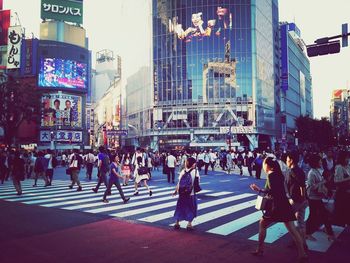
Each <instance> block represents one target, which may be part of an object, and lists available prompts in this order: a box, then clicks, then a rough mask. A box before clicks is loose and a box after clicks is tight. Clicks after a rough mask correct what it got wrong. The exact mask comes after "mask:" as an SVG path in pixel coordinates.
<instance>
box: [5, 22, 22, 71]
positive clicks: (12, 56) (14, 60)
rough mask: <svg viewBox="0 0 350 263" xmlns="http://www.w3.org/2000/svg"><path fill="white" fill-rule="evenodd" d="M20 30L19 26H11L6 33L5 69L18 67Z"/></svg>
mask: <svg viewBox="0 0 350 263" xmlns="http://www.w3.org/2000/svg"><path fill="white" fill-rule="evenodd" d="M21 41H22V30H21V27H20V26H12V27H10V28H9V31H8V45H7V68H8V69H14V68H19V67H20V64H21V62H20V60H21Z"/></svg>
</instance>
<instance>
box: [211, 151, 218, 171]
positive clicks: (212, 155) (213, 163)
mask: <svg viewBox="0 0 350 263" xmlns="http://www.w3.org/2000/svg"><path fill="white" fill-rule="evenodd" d="M209 156H210V166H211V170H212V171H214V168H215V164H216V159H217V157H216V154H215V153H214V152H213V150H212V149H210V150H209Z"/></svg>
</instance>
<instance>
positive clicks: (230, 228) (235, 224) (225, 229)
mask: <svg viewBox="0 0 350 263" xmlns="http://www.w3.org/2000/svg"><path fill="white" fill-rule="evenodd" d="M261 217H262V213H261V211H257V212H254V213H251V214H249V215H246V216H243V217H240V218H238V219H235V220H233V221H231V222H228V223H226V224H224V225H220V226H217V227H215V228H212V229H209V230H208V231H207V232H209V233H212V234H218V235H222V236H227V235H229V234H232V233H234V232H236V231H238V230H241V229H242V228H245V227H247V226H249V225H251V224H253V223H256V222H257V221H259V219H260V218H261Z"/></svg>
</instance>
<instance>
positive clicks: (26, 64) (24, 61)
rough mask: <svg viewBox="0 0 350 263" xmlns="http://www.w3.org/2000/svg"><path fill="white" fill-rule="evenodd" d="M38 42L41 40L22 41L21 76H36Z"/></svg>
mask: <svg viewBox="0 0 350 263" xmlns="http://www.w3.org/2000/svg"><path fill="white" fill-rule="evenodd" d="M38 42H39V40H38V39H36V38H31V39H25V40H23V41H22V50H21V52H22V54H23V55H22V56H21V65H22V66H21V76H32V75H36V72H37V54H38Z"/></svg>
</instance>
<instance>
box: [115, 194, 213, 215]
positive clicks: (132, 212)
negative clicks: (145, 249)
mask: <svg viewBox="0 0 350 263" xmlns="http://www.w3.org/2000/svg"><path fill="white" fill-rule="evenodd" d="M202 192H203V193H207V192H209V191H208V190H204V191H202ZM172 198H175V197H168V199H172ZM176 199H177V198H176ZM176 203H177V200H176V201H171V202H168V203H164V204H159V205H155V206H151V207H144V208H139V209H135V210H130V211H123V212H119V213H113V214H110V216H115V217H127V216H133V215H138V214H143V213H147V212H151V211H156V210H160V209H163V208H170V207H173V206H175V205H176Z"/></svg>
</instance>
